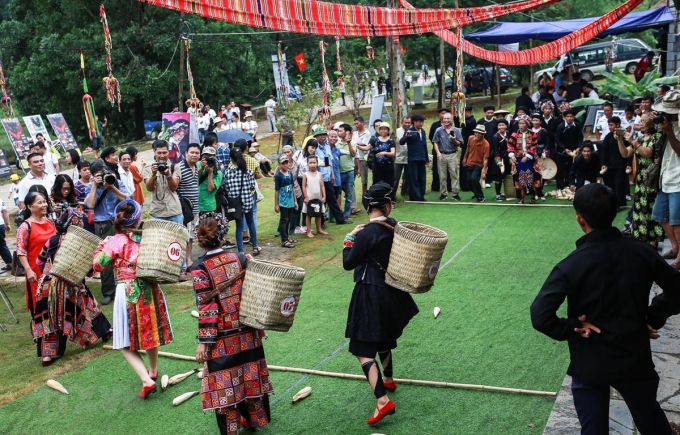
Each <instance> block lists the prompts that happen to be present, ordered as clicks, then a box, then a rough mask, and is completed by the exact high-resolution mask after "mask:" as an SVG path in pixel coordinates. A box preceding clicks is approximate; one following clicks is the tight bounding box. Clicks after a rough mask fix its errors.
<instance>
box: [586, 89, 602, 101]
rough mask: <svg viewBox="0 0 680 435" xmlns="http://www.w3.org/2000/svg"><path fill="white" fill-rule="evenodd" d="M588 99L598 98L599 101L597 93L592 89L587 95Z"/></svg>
mask: <svg viewBox="0 0 680 435" xmlns="http://www.w3.org/2000/svg"><path fill="white" fill-rule="evenodd" d="M588 98H598V99H599V98H600V96H599V95H597V92H596V91H595V89H593V90H592V91H590V93H589V94H588Z"/></svg>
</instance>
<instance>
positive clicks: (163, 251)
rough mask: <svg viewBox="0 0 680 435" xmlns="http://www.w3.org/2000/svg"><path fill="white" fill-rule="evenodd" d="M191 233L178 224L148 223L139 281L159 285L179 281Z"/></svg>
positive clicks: (143, 231)
mask: <svg viewBox="0 0 680 435" xmlns="http://www.w3.org/2000/svg"><path fill="white" fill-rule="evenodd" d="M188 239H189V232H188V231H187V229H186V227H184V226H182V225H179V224H176V223H174V222H168V221H161V220H151V221H145V222H144V227H143V230H142V241H141V243H140V244H139V257H138V258H137V278H142V279H144V280H146V281H149V282H155V283H159V284H162V283H173V282H177V281H179V274H180V271H181V269H182V256H183V255H184V253H185V252H186V249H187V240H188Z"/></svg>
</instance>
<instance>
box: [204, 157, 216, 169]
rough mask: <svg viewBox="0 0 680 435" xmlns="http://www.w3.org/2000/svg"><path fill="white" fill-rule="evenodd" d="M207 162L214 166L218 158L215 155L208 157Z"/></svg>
mask: <svg viewBox="0 0 680 435" xmlns="http://www.w3.org/2000/svg"><path fill="white" fill-rule="evenodd" d="M205 164H206V165H208V166H210V167H211V168H214V167H215V165H216V164H217V159H215V157H206V159H205Z"/></svg>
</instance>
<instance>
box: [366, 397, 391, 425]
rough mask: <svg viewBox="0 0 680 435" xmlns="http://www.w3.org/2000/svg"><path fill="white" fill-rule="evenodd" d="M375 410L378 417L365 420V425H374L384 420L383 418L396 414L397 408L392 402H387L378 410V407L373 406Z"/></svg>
mask: <svg viewBox="0 0 680 435" xmlns="http://www.w3.org/2000/svg"><path fill="white" fill-rule="evenodd" d="M375 409H377V410H378V415H376V416H375V417H371V418H369V419H368V420H366V423H368V424H369V425H373V424H376V423H378V422H379V421H380V420H382V419H383V418H385V416H387V415H392V414H394V413H395V412H397V407H396V406H395V405H394V402H392V401H391V400H388V401H387V403H386V404H385V406H383V407H382V408H378V405H375Z"/></svg>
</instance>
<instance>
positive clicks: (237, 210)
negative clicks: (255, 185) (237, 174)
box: [223, 173, 246, 221]
mask: <svg viewBox="0 0 680 435" xmlns="http://www.w3.org/2000/svg"><path fill="white" fill-rule="evenodd" d="M245 176H246V175H245V174H244V173H241V188H240V189H239V195H238V196H237V197H236V198H232V197H230V196H229V190H228V189H225V194H224V195H223V199H225V200H226V204H227V219H228V220H230V221H236V220H239V219H241V218H243V199H242V198H241V196H242V195H243V181H244V178H245ZM223 185H224V186H228V183H224V184H223Z"/></svg>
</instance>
